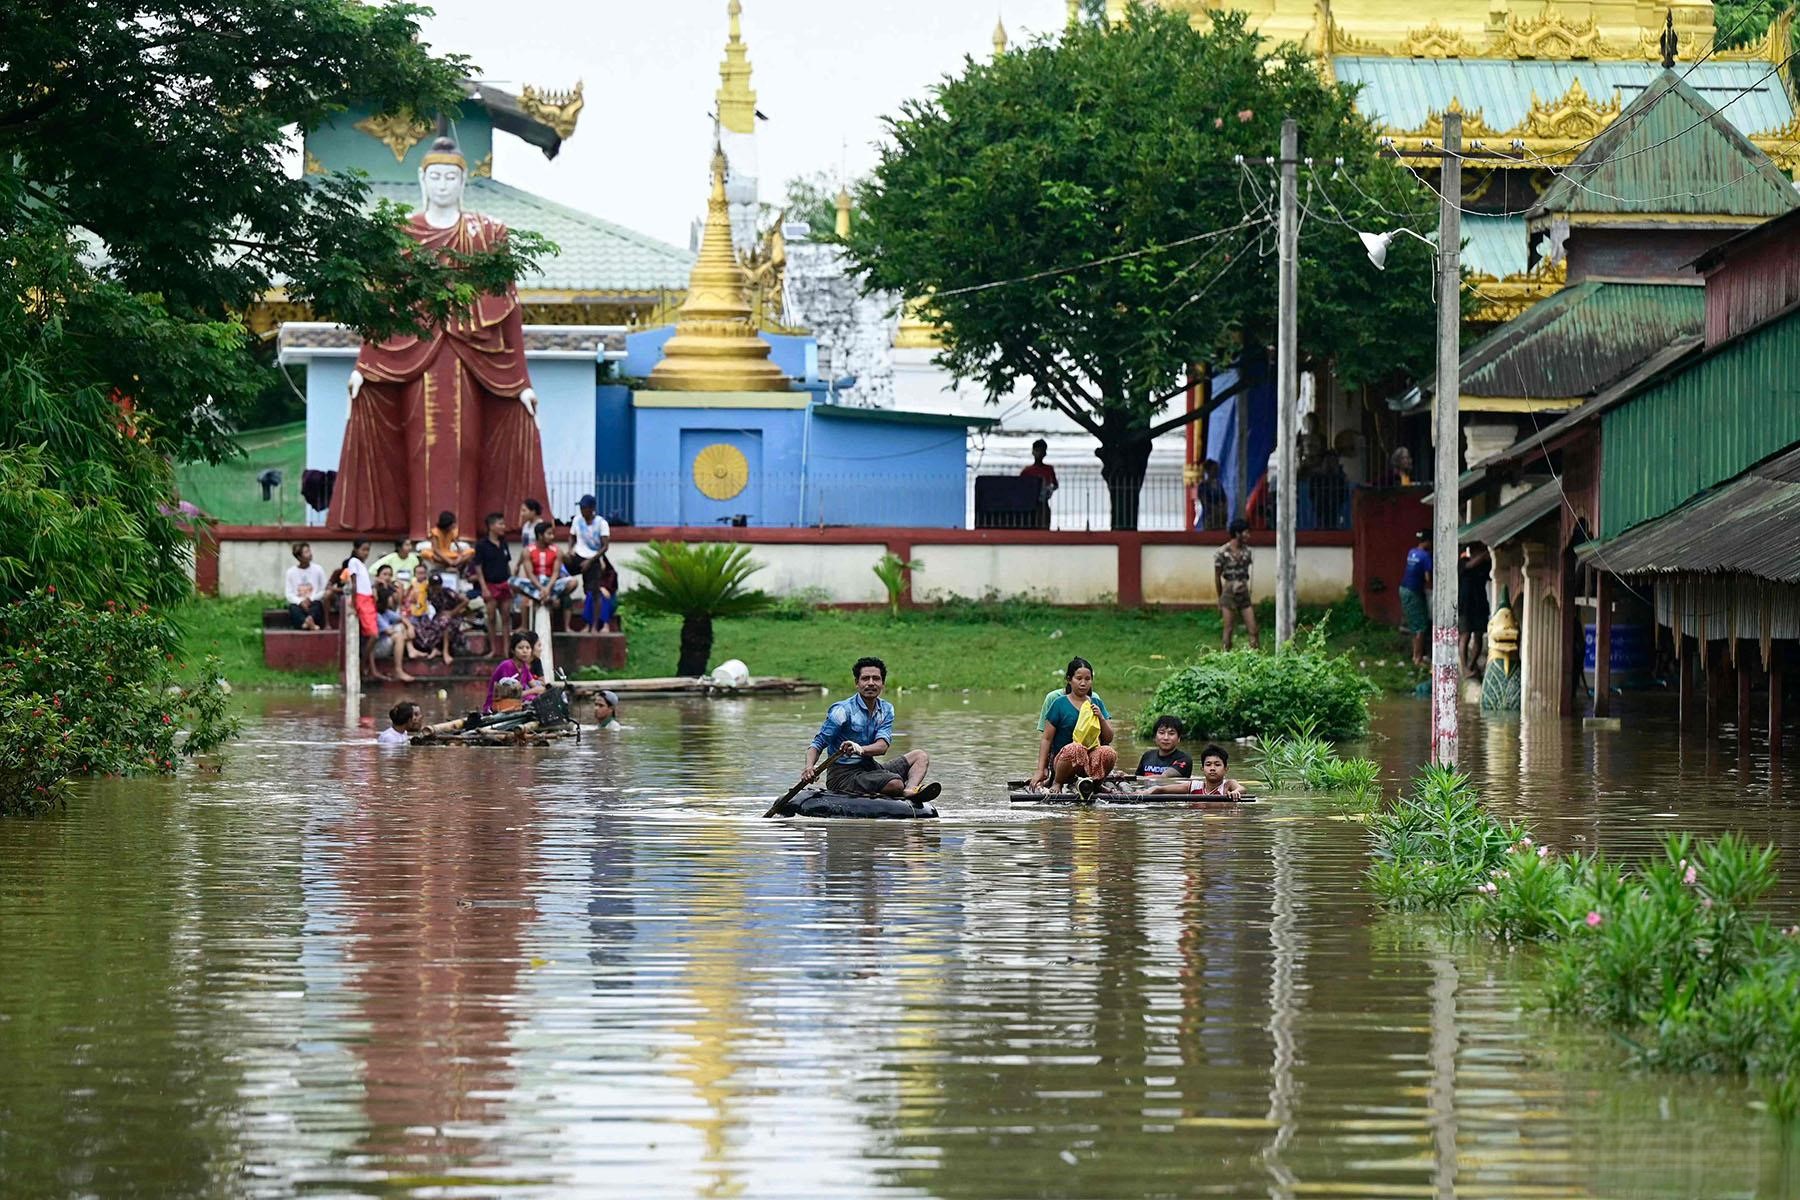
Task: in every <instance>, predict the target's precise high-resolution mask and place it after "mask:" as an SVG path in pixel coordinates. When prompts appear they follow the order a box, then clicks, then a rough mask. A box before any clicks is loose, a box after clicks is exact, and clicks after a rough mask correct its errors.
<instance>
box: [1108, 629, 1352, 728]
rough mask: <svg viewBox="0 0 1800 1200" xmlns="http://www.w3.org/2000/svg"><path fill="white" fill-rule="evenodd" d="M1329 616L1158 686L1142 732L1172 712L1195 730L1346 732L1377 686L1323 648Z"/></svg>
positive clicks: (1213, 658) (1211, 658) (1205, 661)
mask: <svg viewBox="0 0 1800 1200" xmlns="http://www.w3.org/2000/svg"><path fill="white" fill-rule="evenodd" d="M1327 623H1328V622H1327V621H1320V622H1319V623H1318V624H1317V625H1315V626H1313V627H1312V629H1311V631H1310V632H1309V633H1308V634H1307V636H1306V637H1305V638H1295V639H1294V640H1292V641H1291V642H1289V643H1288V644H1287V645H1286V646H1284V647H1282V648H1281V649H1280V650H1277V651H1275V652H1274V653H1264V652H1262V651H1259V650H1229V651H1225V652H1223V653H1218V654H1208V655H1206V656H1204V657H1202V658H1201V659H1199V660H1198V661H1197V662H1194V663H1192V664H1190V665H1188V666H1185V667H1182V668H1181V669H1180V670H1178V671H1174V672H1172V673H1170V674H1169V675H1168V676H1167V677H1166V678H1165V679H1164V680H1163V681H1162V682H1161V683H1160V684H1158V685H1157V688H1156V692H1155V695H1153V696H1152V697H1151V700H1150V704H1149V706H1148V707H1147V708H1146V709H1145V710H1144V711H1145V714H1146V716H1145V723H1144V725H1143V727H1142V728H1141V729H1140V730H1139V733H1140V734H1141V735H1142V736H1143V737H1145V738H1149V737H1150V736H1152V734H1153V732H1154V729H1153V726H1154V723H1155V718H1156V717H1157V716H1160V715H1161V714H1163V713H1171V714H1173V715H1174V716H1176V717H1179V718H1180V719H1181V723H1182V725H1183V726H1184V727H1185V728H1187V729H1188V730H1189V731H1190V732H1192V733H1194V734H1195V735H1197V736H1205V737H1214V738H1236V737H1252V736H1253V737H1259V738H1270V737H1273V736H1275V735H1277V734H1281V733H1285V732H1289V731H1292V730H1296V729H1301V728H1305V729H1306V730H1308V731H1309V735H1311V736H1317V737H1321V738H1348V737H1355V736H1356V735H1357V734H1359V733H1362V732H1363V731H1364V730H1365V729H1367V728H1368V725H1369V698H1370V697H1371V696H1374V695H1375V694H1376V693H1377V691H1378V690H1379V689H1377V688H1376V686H1375V684H1374V682H1373V681H1371V680H1370V679H1369V677H1368V676H1366V675H1364V674H1363V673H1362V672H1361V671H1358V670H1357V669H1356V666H1355V664H1353V663H1352V662H1351V661H1350V659H1349V658H1348V657H1347V656H1345V655H1341V654H1337V655H1334V654H1331V653H1328V652H1327V650H1326V641H1325V637H1326V625H1327Z"/></svg>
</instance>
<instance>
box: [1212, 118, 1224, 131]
mask: <svg viewBox="0 0 1800 1200" xmlns="http://www.w3.org/2000/svg"><path fill="white" fill-rule="evenodd" d="M1213 128H1214V129H1223V128H1225V118H1224V117H1214V118H1213Z"/></svg>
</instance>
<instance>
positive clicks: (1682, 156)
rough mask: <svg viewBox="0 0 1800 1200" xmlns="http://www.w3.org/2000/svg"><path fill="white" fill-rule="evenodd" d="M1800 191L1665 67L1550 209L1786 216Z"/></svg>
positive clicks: (1585, 153) (1551, 197)
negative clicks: (1796, 190)
mask: <svg viewBox="0 0 1800 1200" xmlns="http://www.w3.org/2000/svg"><path fill="white" fill-rule="evenodd" d="M1797 205H1800V194H1796V193H1795V191H1794V185H1793V184H1792V183H1791V182H1790V181H1789V180H1788V178H1787V176H1785V175H1783V174H1782V173H1781V170H1780V168H1778V167H1777V166H1776V165H1775V164H1774V163H1772V162H1770V161H1769V156H1768V155H1766V154H1764V153H1763V152H1762V151H1761V150H1758V149H1757V148H1756V147H1755V146H1752V145H1751V144H1750V142H1749V139H1747V138H1746V137H1745V136H1744V135H1743V134H1742V133H1739V132H1738V130H1737V129H1736V128H1735V127H1734V126H1733V125H1732V124H1731V122H1730V121H1728V120H1726V119H1725V117H1724V116H1723V115H1721V114H1720V112H1719V110H1718V109H1717V108H1716V107H1715V106H1714V105H1712V104H1711V103H1709V102H1708V101H1707V100H1706V99H1705V98H1704V97H1703V96H1701V95H1700V94H1699V93H1698V92H1696V91H1695V90H1694V89H1693V88H1691V87H1689V86H1688V85H1687V84H1685V83H1683V82H1682V81H1681V77H1680V76H1679V75H1677V74H1675V72H1673V71H1663V72H1662V73H1661V74H1659V75H1658V76H1657V77H1656V79H1655V80H1654V81H1653V82H1652V83H1651V84H1650V86H1649V87H1648V88H1646V89H1645V90H1644V91H1643V92H1642V93H1641V94H1639V95H1638V96H1637V98H1636V99H1634V100H1632V101H1631V103H1630V104H1628V105H1626V107H1625V111H1624V112H1622V113H1620V114H1619V116H1618V119H1617V120H1615V121H1614V122H1613V123H1612V124H1611V125H1609V126H1607V127H1606V130H1605V132H1603V133H1601V134H1600V136H1599V137H1597V138H1595V139H1594V140H1593V141H1592V142H1590V143H1588V145H1587V147H1586V148H1585V149H1583V150H1582V152H1581V154H1580V155H1579V156H1578V157H1577V158H1576V159H1575V161H1574V162H1573V163H1572V164H1570V166H1569V167H1568V168H1567V169H1566V170H1565V171H1563V172H1562V174H1560V175H1559V176H1557V178H1556V181H1555V182H1554V183H1552V184H1551V185H1550V186H1549V187H1548V188H1547V189H1545V191H1544V196H1543V199H1541V200H1539V201H1538V203H1537V206H1536V207H1534V208H1533V209H1532V210H1531V213H1530V214H1529V215H1531V216H1537V215H1539V214H1542V213H1685V214H1690V215H1701V214H1707V215H1717V214H1729V215H1732V216H1756V217H1778V216H1780V215H1781V214H1783V213H1785V212H1788V211H1790V210H1791V209H1793V208H1794V207H1796V206H1797Z"/></svg>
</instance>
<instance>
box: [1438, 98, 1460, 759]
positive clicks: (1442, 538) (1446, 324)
mask: <svg viewBox="0 0 1800 1200" xmlns="http://www.w3.org/2000/svg"><path fill="white" fill-rule="evenodd" d="M1442 161H1443V164H1444V169H1443V172H1442V183H1441V187H1442V192H1443V197H1442V207H1441V209H1440V214H1439V216H1438V271H1437V305H1438V313H1437V317H1438V327H1437V357H1438V361H1437V395H1436V405H1437V409H1436V435H1437V446H1436V447H1435V449H1436V452H1437V457H1436V467H1435V470H1434V471H1433V480H1432V488H1431V490H1432V506H1431V508H1432V511H1431V568H1432V589H1431V760H1432V761H1433V762H1435V763H1440V764H1442V765H1444V766H1446V767H1454V766H1455V765H1456V751H1457V745H1456V744H1457V740H1458V734H1459V729H1458V721H1459V716H1460V714H1459V711H1458V709H1459V706H1460V704H1461V696H1460V694H1459V692H1460V684H1461V681H1462V662H1461V656H1460V655H1459V654H1458V653H1457V649H1458V640H1459V638H1458V633H1457V627H1456V599H1457V597H1456V591H1457V574H1456V571H1457V563H1456V551H1457V545H1456V528H1457V523H1458V517H1459V516H1460V514H1461V511H1462V494H1461V489H1460V488H1458V487H1457V483H1456V480H1457V476H1459V475H1460V474H1462V455H1461V453H1460V451H1461V449H1462V428H1461V425H1462V422H1461V420H1460V416H1461V413H1460V410H1461V407H1462V380H1461V378H1460V375H1459V372H1460V370H1461V367H1462V345H1461V342H1460V340H1459V339H1460V333H1461V328H1462V114H1461V113H1456V112H1447V113H1445V114H1444V157H1443V160H1442Z"/></svg>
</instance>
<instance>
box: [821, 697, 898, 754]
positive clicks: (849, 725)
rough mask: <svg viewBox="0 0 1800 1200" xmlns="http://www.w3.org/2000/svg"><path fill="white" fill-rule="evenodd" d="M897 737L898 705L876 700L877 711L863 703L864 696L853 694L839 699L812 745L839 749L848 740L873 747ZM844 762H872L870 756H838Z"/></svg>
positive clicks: (823, 748) (827, 715) (822, 748)
mask: <svg viewBox="0 0 1800 1200" xmlns="http://www.w3.org/2000/svg"><path fill="white" fill-rule="evenodd" d="M893 736H894V706H893V705H891V704H889V703H888V702H887V701H886V700H877V701H876V702H875V711H874V712H870V711H869V706H868V705H866V704H864V703H863V698H862V697H861V696H852V697H850V698H849V699H848V700H839V701H838V702H837V703H836V704H834V705H832V706H831V709H830V711H828V712H827V713H826V714H825V723H824V724H822V725H820V726H819V732H818V733H817V734H816V735H815V736H814V737H813V740H812V744H813V747H814V748H815V749H818V750H835V749H836V748H837V747H839V746H841V745H843V744H844V743H845V742H855V743H856V744H857V745H859V746H872V745H874V744H875V743H876V742H879V741H882V740H884V739H885V740H888V741H890V742H891V741H892V740H893ZM838 761H839V762H840V763H846V764H849V763H858V762H868V761H869V759H868V758H867V757H863V758H854V757H852V758H843V757H840V758H839V759H838Z"/></svg>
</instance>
